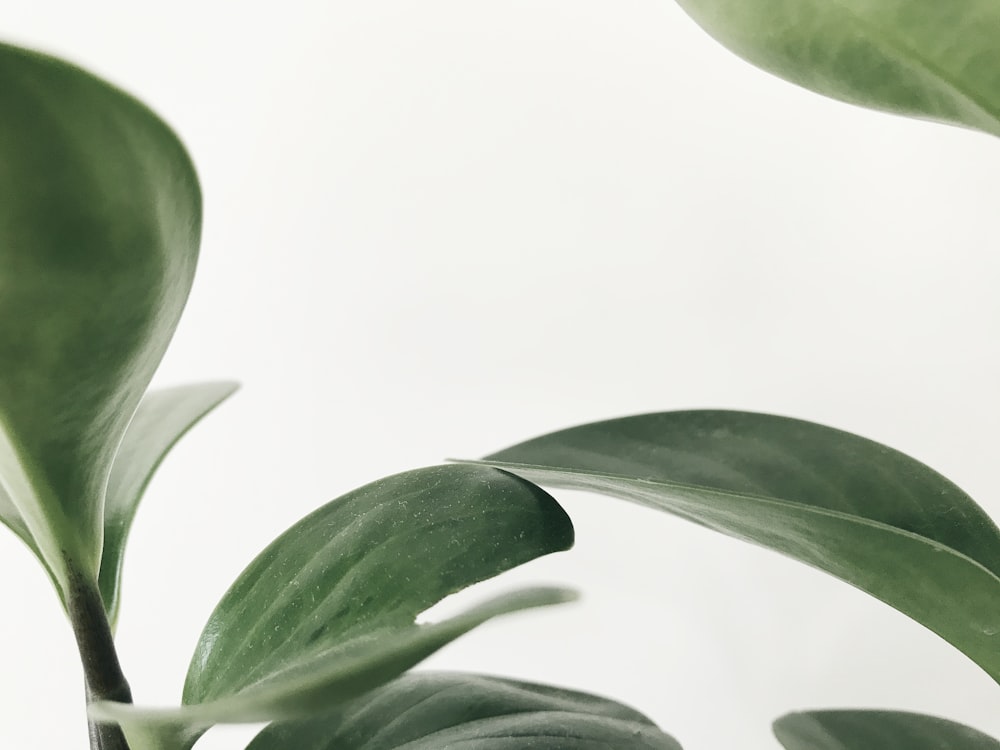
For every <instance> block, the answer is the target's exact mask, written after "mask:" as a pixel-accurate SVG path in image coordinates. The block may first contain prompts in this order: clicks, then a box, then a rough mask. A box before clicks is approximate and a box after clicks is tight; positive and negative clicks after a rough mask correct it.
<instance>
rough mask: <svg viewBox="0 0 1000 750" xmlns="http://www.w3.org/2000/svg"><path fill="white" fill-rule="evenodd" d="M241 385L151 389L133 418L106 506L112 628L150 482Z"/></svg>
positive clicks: (105, 569)
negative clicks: (138, 511) (200, 423)
mask: <svg viewBox="0 0 1000 750" xmlns="http://www.w3.org/2000/svg"><path fill="white" fill-rule="evenodd" d="M238 387H239V386H238V385H237V384H236V383H231V382H222V383H198V384H196V385H185V386H179V387H176V388H167V389H164V390H159V391H152V392H150V393H147V394H146V396H145V397H144V398H143V400H142V402H141V403H140V404H139V408H138V410H137V411H136V413H135V416H134V417H132V421H131V423H129V426H128V429H127V430H126V431H125V437H124V438H123V439H122V443H121V446H120V447H119V448H118V453H117V454H116V455H115V461H114V464H113V465H112V467H111V476H110V478H109V479H108V489H107V493H106V498H105V504H104V554H103V556H102V557H101V572H100V588H101V596H102V598H103V599H104V603H105V607H106V608H107V611H108V619H109V621H110V622H111V625H112V627H114V624H115V622H116V621H117V619H118V610H119V608H120V606H121V602H120V593H121V575H122V562H123V559H124V554H125V543H126V541H127V540H128V534H129V530H130V529H131V527H132V521H133V519H134V518H135V512H136V509H137V508H138V507H139V501H140V500H141V499H142V495H143V492H145V490H146V486H147V485H148V484H149V480H150V479H152V477H153V474H154V473H155V472H156V469H157V468H158V467H159V465H160V463H161V462H162V461H163V459H164V458H165V457H166V455H167V453H168V452H169V451H170V449H171V448H173V447H174V445H175V444H176V443H177V441H178V440H180V439H181V437H183V436H184V434H185V433H186V432H187V431H188V430H190V429H191V428H192V427H193V426H194V425H195V424H196V423H197V422H198V421H199V420H201V418H202V417H204V416H205V415H206V414H208V413H209V412H210V411H212V410H213V409H214V408H215V407H216V406H218V405H219V404H220V403H222V402H223V401H225V400H226V399H227V398H228V397H229V396H231V395H232V393H233V392H234V391H235V390H236V389H237V388H238Z"/></svg>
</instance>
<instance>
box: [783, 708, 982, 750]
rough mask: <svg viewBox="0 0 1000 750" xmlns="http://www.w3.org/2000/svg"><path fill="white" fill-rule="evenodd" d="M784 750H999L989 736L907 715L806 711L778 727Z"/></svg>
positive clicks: (965, 727)
mask: <svg viewBox="0 0 1000 750" xmlns="http://www.w3.org/2000/svg"><path fill="white" fill-rule="evenodd" d="M774 734H775V736H776V737H777V738H778V741H779V742H781V744H782V745H784V747H785V750H1000V742H997V741H996V740H995V739H993V738H992V737H990V736H989V735H985V734H983V733H982V732H980V731H978V730H976V729H972V728H971V727H967V726H965V725H963V724H957V723H955V722H954V721H948V720H946V719H938V718H936V717H934V716H924V715H922V714H913V713H906V712H903V711H803V712H802V713H793V714H788V715H787V716H782V717H781V718H780V719H778V720H777V721H776V722H774Z"/></svg>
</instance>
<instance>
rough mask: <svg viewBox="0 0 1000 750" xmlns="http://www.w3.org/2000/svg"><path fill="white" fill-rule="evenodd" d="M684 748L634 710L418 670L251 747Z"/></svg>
mask: <svg viewBox="0 0 1000 750" xmlns="http://www.w3.org/2000/svg"><path fill="white" fill-rule="evenodd" d="M450 747H462V748H468V750H596V749H597V748H615V749H616V750H617V748H622V749H623V750H680V745H678V744H677V742H676V741H674V740H673V739H672V738H671V737H669V736H668V735H666V734H664V733H663V732H661V731H660V730H659V729H658V728H657V727H656V725H655V724H653V722H651V721H650V720H649V719H648V718H646V717H645V716H643V715H642V714H640V713H639V712H638V711H635V710H634V709H631V708H628V707H627V706H623V705H622V704H620V703H616V702H615V701H611V700H608V699H606V698H599V697H597V696H594V695H588V694H586V693H578V692H575V691H571V690H563V689H561V688H554V687H549V686H547V685H533V684H530V683H527V682H517V681H514V680H506V679H502V678H499V677H487V676H484V675H474V674H461V673H446V672H421V673H411V674H408V675H406V676H404V677H401V678H399V679H398V680H395V681H393V682H390V683H389V684H388V685H385V686H383V687H381V688H378V689H377V690H373V691H372V692H370V693H367V694H366V695H363V696H361V697H360V698H356V699H354V700H352V701H350V702H347V703H344V704H342V705H340V706H338V707H337V708H335V709H333V710H332V711H330V712H328V713H325V714H323V715H321V716H318V717H316V718H312V719H305V720H300V721H289V722H278V723H275V724H272V725H270V726H268V727H266V728H265V729H264V730H263V731H262V732H261V733H260V734H258V735H257V737H255V738H254V740H253V741H252V742H251V743H250V744H249V745H248V746H247V750H287V749H288V748H295V750H396V748H406V750H439V749H440V748H450Z"/></svg>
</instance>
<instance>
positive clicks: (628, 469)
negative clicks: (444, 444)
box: [484, 411, 1000, 680]
mask: <svg viewBox="0 0 1000 750" xmlns="http://www.w3.org/2000/svg"><path fill="white" fill-rule="evenodd" d="M484 462H485V463H488V464H489V465H493V466H498V467H501V468H504V469H506V470H508V471H511V472H514V473H516V474H518V475H521V476H524V477H527V478H529V479H531V480H533V481H536V482H539V483H541V484H548V485H553V486H561V487H570V488H576V489H583V490H591V491H594V492H599V493H603V494H608V495H614V496H617V497H622V498H625V499H628V500H632V501H634V502H637V503H640V504H642V505H646V506H648V507H652V508H657V509H660V510H665V511H667V512H669V513H672V514H674V515H677V516H680V517H682V518H686V519H688V520H691V521H694V522H696V523H699V524H701V525H703V526H707V527H709V528H712V529H715V530H716V531H720V532H722V533H724V534H728V535H729V536H733V537H736V538H738V539H742V540H745V541H749V542H752V543H755V544H758V545H761V546H764V547H768V548H770V549H773V550H775V551H777V552H781V553H783V554H785V555H788V556H789V557H792V558H795V559H797V560H800V561H802V562H804V563H807V564H809V565H811V566H813V567H816V568H819V569H820V570H825V571H826V572H828V573H831V574H833V575H835V576H837V577H838V578H840V579H842V580H844V581H847V582H849V583H851V584H853V585H854V586H857V587H858V588H860V589H862V590H864V591H867V592H868V593H870V594H872V595H873V596H876V597H877V598H879V599H881V600H882V601H884V602H886V603H888V604H890V605H892V606H893V607H895V608H896V609H898V610H900V611H901V612H904V613H905V614H907V615H909V616H910V617H912V618H913V619H915V620H916V621H917V622H920V623H921V624H923V625H925V626H926V627H928V628H930V629H931V630H933V631H934V632H936V633H938V634H939V635H940V636H942V637H943V638H945V639H946V640H948V641H949V642H950V643H952V644H953V645H954V646H956V647H957V648H959V649H960V650H961V651H963V652H964V653H965V654H966V655H968V656H969V657H970V658H972V659H973V660H974V661H975V662H976V663H978V664H979V665H980V666H981V667H982V668H983V669H984V670H986V672H988V673H989V674H990V676H992V677H993V678H994V679H995V680H1000V648H998V644H1000V641H998V637H1000V635H998V634H1000V579H998V574H1000V533H998V532H997V528H996V526H995V525H994V523H993V522H992V521H991V520H990V518H989V517H988V516H987V515H986V514H985V512H983V510H982V509H981V508H980V507H979V506H978V505H976V504H975V503H974V502H973V501H972V499H970V498H969V497H968V496H967V495H966V494H965V493H964V492H962V490H960V489H959V488H958V487H956V486H955V485H954V484H952V483H951V482H950V481H948V480H947V479H945V478H944V477H942V476H941V475H940V474H938V473H937V472H935V471H933V470H932V469H930V468H928V467H927V466H925V465H923V464H921V463H920V462H918V461H915V460H914V459H912V458H909V457H908V456H905V455H903V454H902V453H899V452H898V451H895V450H893V449H891V448H887V447H886V446H884V445H880V444H878V443H875V442H872V441H870V440H866V439H864V438H861V437H858V436H856V435H852V434H850V433H847V432H842V431H840V430H835V429H832V428H829V427H823V426H821V425H817V424H813V423H810V422H803V421H800V420H795V419H786V418H783V417H776V416H771V415H766V414H750V413H745V412H730V411H682V412H666V413H662V414H648V415H643V416H636V417H628V418H625V419H615V420H611V421H607V422H598V423H595V424H589V425H584V426H582V427H575V428H571V429H568V430H563V431H561V432H556V433H553V434H551V435H546V436H544V437H540V438H536V439H534V440H529V441H528V442H525V443H521V444H520V445H516V446H513V447H511V448H508V449H506V450H502V451H500V452H498V453H494V454H492V455H491V456H488V457H487V458H486V459H484Z"/></svg>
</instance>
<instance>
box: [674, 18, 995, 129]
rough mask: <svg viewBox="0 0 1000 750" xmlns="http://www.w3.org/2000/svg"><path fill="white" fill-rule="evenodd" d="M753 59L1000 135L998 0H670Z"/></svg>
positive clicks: (881, 103) (837, 91)
mask: <svg viewBox="0 0 1000 750" xmlns="http://www.w3.org/2000/svg"><path fill="white" fill-rule="evenodd" d="M678 2H679V4H680V6H681V7H682V8H684V10H685V11H687V13H688V14H690V15H691V17H692V18H694V20H695V21H696V22H697V23H698V24H700V25H701V26H702V27H703V28H704V29H705V30H706V31H708V33H709V34H711V35H712V36H714V37H715V38H716V39H717V40H719V41H720V42H721V43H722V44H724V45H725V46H726V47H728V48H729V49H731V50H732V51H733V52H735V53H736V54H738V55H740V56H741V57H743V58H744V59H746V60H748V61H749V62H752V63H753V64H755V65H757V66H759V67H761V68H763V69H764V70H768V71H770V72H772V73H774V74H776V75H779V76H781V77H782V78H785V79H787V80H789V81H793V82H794V83H797V84H800V85H802V86H805V87H806V88H809V89H813V90H814V91H818V92H819V93H821V94H826V95H828V96H832V97H835V98H837V99H842V100H844V101H848V102H852V103H855V104H860V105H862V106H866V107H873V108H876V109H882V110H887V111H890V112H896V113H899V114H903V115H910V116H914V117H919V118H925V119H931V120H939V121H943V122H949V123H953V124H957V125H964V126H967V127H970V128H976V129H978V130H982V131H985V132H987V133H992V134H993V135H1000V44H997V39H1000V3H997V2H996V0H948V2H941V0H878V2H872V1H871V0H678Z"/></svg>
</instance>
